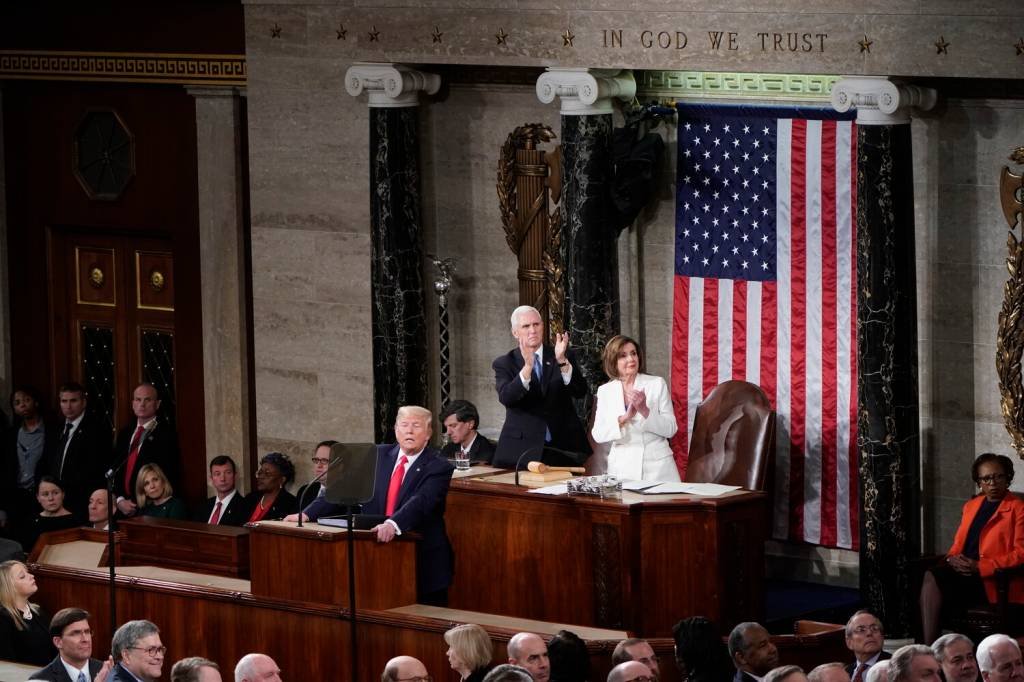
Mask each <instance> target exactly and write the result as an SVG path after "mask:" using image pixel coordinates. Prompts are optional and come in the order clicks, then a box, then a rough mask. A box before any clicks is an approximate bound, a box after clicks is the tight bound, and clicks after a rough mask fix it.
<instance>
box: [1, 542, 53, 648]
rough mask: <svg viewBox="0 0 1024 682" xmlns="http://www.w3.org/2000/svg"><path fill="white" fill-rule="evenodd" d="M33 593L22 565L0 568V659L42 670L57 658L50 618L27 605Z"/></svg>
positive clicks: (32, 584)
mask: <svg viewBox="0 0 1024 682" xmlns="http://www.w3.org/2000/svg"><path fill="white" fill-rule="evenodd" d="M36 589H37V588H36V579H35V576H33V575H32V574H31V573H29V572H28V568H27V567H26V566H25V564H23V563H21V562H20V561H5V562H3V563H2V564H0V659H3V660H7V661H14V662H15V663H25V664H27V665H38V666H44V665H47V664H48V663H49V662H50V661H52V660H53V659H54V657H55V656H56V655H57V650H56V649H55V648H54V646H53V638H52V637H50V615H49V614H48V613H46V612H45V611H43V610H42V609H41V608H40V607H39V605H37V604H33V603H31V602H30V601H29V597H31V596H32V595H33V594H35V592H36Z"/></svg>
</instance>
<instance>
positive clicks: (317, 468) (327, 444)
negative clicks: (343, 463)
mask: <svg viewBox="0 0 1024 682" xmlns="http://www.w3.org/2000/svg"><path fill="white" fill-rule="evenodd" d="M337 444H338V441H336V440H322V441H320V442H319V443H317V444H316V447H315V448H313V458H312V460H313V478H315V479H318V480H316V481H313V482H312V483H307V484H306V485H303V486H302V487H300V488H299V492H297V493H295V499H296V500H298V502H297V504H299V505H301V506H302V507H303V508H305V506H306V505H308V504H309V503H310V502H312V501H313V500H315V499H316V498H317V497H320V496H321V495H323V494H324V493H326V492H327V481H325V480H324V478H325V477H326V476H327V469H328V468H330V466H331V448H332V447H333V446H335V445H337Z"/></svg>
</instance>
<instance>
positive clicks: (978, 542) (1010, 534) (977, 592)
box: [921, 452, 1024, 642]
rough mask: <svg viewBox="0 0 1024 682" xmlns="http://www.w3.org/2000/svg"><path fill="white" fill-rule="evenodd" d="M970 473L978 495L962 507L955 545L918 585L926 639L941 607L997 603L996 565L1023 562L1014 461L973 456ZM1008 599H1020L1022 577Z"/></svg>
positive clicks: (1023, 514) (1023, 504) (1022, 512)
mask: <svg viewBox="0 0 1024 682" xmlns="http://www.w3.org/2000/svg"><path fill="white" fill-rule="evenodd" d="M971 477H972V478H973V479H974V482H975V484H977V485H978V486H979V487H980V488H981V494H980V495H976V496H975V497H973V498H972V499H970V500H968V501H967V504H965V505H964V508H963V516H962V517H961V519H960V527H959V528H958V529H957V531H956V535H955V536H954V538H953V545H952V546H951V547H950V548H949V552H947V553H946V556H945V557H944V559H943V562H942V564H941V565H939V566H936V567H935V568H932V569H931V570H930V571H928V572H926V573H925V576H924V582H923V584H922V585H921V625H922V627H923V629H924V640H925V641H926V642H931V641H934V640H935V638H936V637H937V636H938V634H939V621H940V615H941V614H942V613H943V612H944V611H947V612H948V611H952V612H955V611H956V610H960V609H964V608H966V607H969V606H973V605H976V604H979V603H985V602H989V603H992V604H994V603H995V602H996V581H995V572H996V569H1000V568H1011V567H1013V566H1019V565H1021V564H1024V500H1022V499H1021V498H1020V497H1018V496H1017V495H1015V494H1013V493H1011V492H1010V482H1011V481H1012V480H1013V462H1012V461H1011V460H1010V458H1009V457H1007V456H1005V455H996V454H992V453H990V452H986V453H985V454H983V455H980V456H979V457H978V458H977V459H975V460H974V463H973V465H972V466H971ZM1009 599H1010V601H1011V602H1016V603H1024V576H1022V575H1016V576H1014V577H1013V578H1012V579H1011V581H1010V590H1009Z"/></svg>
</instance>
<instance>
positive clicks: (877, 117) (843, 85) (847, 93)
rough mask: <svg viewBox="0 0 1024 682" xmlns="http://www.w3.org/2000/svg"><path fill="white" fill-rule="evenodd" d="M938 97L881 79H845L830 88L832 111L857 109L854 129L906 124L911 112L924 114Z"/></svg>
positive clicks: (873, 77) (909, 86) (926, 89)
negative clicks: (913, 109)
mask: <svg viewBox="0 0 1024 682" xmlns="http://www.w3.org/2000/svg"><path fill="white" fill-rule="evenodd" d="M937 99H938V94H937V93H936V92H935V90H933V89H932V88H923V87H921V86H918V85H907V84H904V83H894V82H893V81H891V80H889V79H888V78H886V77H884V76H855V77H845V78H842V79H841V80H839V81H838V82H837V83H836V84H835V85H834V86H832V108H834V109H835V110H836V111H839V112H846V111H849V110H850V108H851V107H856V109H857V124H858V125H876V126H877V125H896V124H899V123H910V116H911V113H912V112H911V109H912V108H916V109H918V110H920V111H928V110H929V109H931V108H932V107H934V106H935V102H936V100H937Z"/></svg>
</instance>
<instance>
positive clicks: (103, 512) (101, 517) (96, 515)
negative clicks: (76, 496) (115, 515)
mask: <svg viewBox="0 0 1024 682" xmlns="http://www.w3.org/2000/svg"><path fill="white" fill-rule="evenodd" d="M107 502H108V500H107V491H106V490H104V489H103V488H97V489H96V490H93V491H92V494H91V495H89V526H91V527H93V528H95V529H96V530H106V529H107V520H108V518H109V514H108V513H107V510H108V509H109V505H108V504H107Z"/></svg>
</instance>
